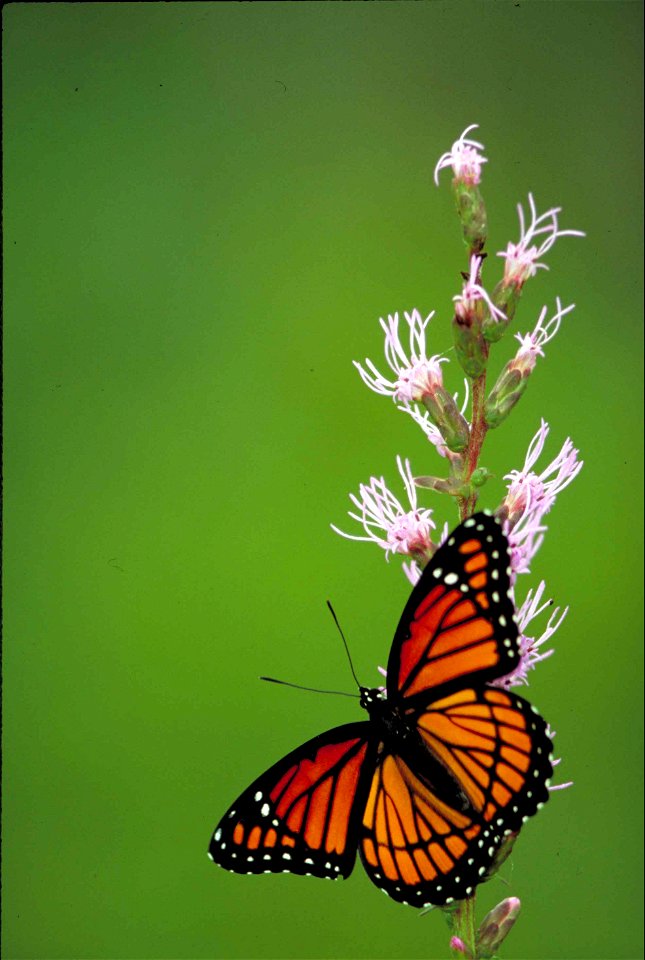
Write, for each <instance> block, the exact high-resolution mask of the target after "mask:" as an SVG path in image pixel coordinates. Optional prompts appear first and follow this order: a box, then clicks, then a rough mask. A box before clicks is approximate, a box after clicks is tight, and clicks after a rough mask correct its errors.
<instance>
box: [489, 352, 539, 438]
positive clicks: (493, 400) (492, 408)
mask: <svg viewBox="0 0 645 960" xmlns="http://www.w3.org/2000/svg"><path fill="white" fill-rule="evenodd" d="M533 366H535V364H533ZM532 369H533V368H532V367H531V369H529V367H528V365H527V364H522V363H518V362H517V359H516V358H513V360H510V361H509V362H508V363H507V364H506V366H505V367H504V369H503V370H502V372H501V373H500V375H499V378H498V380H497V383H496V384H495V386H494V387H493V389H492V390H491V392H490V394H489V395H488V397H487V399H486V407H485V411H484V415H485V418H486V424H487V426H489V427H490V428H491V429H493V428H494V427H499V425H500V423H502V422H503V421H504V420H505V419H506V417H507V416H508V415H509V413H510V412H511V410H512V409H513V407H514V406H515V404H516V403H517V401H518V400H519V399H520V397H521V396H522V394H523V393H524V391H525V390H526V384H527V383H528V377H529V374H530V373H531V370H532Z"/></svg>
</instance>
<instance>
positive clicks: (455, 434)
mask: <svg viewBox="0 0 645 960" xmlns="http://www.w3.org/2000/svg"><path fill="white" fill-rule="evenodd" d="M422 399H423V405H424V407H425V408H426V410H427V411H428V413H429V414H430V419H431V420H432V422H433V423H434V424H435V426H437V427H438V429H439V430H440V432H441V435H442V437H443V438H444V440H445V442H446V446H447V447H448V449H449V450H452V451H453V452H454V453H461V451H462V450H465V449H466V447H467V446H468V441H469V439H470V430H469V427H468V423H467V421H466V419H465V418H464V416H463V415H462V414H461V413H460V412H459V409H458V407H457V404H456V403H455V400H454V398H453V397H452V396H451V395H450V394H449V393H448V391H447V390H446V389H445V387H443V386H441V387H440V386H438V385H436V386H435V388H434V389H433V390H432V392H431V393H425V394H424V395H423V398H422Z"/></svg>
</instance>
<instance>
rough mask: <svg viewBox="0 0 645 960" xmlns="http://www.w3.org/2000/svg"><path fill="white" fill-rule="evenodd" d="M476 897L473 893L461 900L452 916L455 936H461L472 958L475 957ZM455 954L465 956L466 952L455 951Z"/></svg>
mask: <svg viewBox="0 0 645 960" xmlns="http://www.w3.org/2000/svg"><path fill="white" fill-rule="evenodd" d="M475 897H476V893H473V894H472V895H471V896H470V897H466V899H465V900H460V902H459V904H458V905H457V907H456V909H455V910H454V912H453V914H452V916H451V918H450V925H451V927H452V934H453V936H455V937H459V939H460V940H461V941H462V943H463V945H464V946H465V948H466V950H467V953H466V956H468V957H472V958H475ZM455 956H459V957H461V958H463V956H464V954H463V953H455Z"/></svg>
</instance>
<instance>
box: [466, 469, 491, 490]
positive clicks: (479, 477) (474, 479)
mask: <svg viewBox="0 0 645 960" xmlns="http://www.w3.org/2000/svg"><path fill="white" fill-rule="evenodd" d="M492 476H493V474H492V473H491V472H490V470H487V469H486V467H477V469H476V470H474V471H473V473H472V476H471V478H470V482H471V483H472V485H473V486H474V487H483V486H484V484H485V483H486V481H487V480H488V479H489V477H492Z"/></svg>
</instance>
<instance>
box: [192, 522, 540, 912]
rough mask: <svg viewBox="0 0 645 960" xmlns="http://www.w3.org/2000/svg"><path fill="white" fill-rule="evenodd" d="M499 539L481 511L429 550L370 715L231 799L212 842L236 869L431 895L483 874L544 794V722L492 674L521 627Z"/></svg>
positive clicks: (510, 654)
mask: <svg viewBox="0 0 645 960" xmlns="http://www.w3.org/2000/svg"><path fill="white" fill-rule="evenodd" d="M510 573H511V568H510V557H509V547H508V541H507V539H506V537H505V536H504V533H503V532H502V528H501V525H500V523H499V521H498V520H497V519H496V518H495V517H493V516H492V515H491V514H490V513H487V512H483V513H477V514H475V515H474V516H472V517H470V518H469V519H467V520H465V521H464V522H463V523H462V524H460V526H458V527H457V528H456V529H455V530H454V531H453V532H452V534H450V536H449V537H448V539H447V540H446V542H445V543H444V544H443V545H442V546H441V547H440V548H439V549H438V550H437V552H436V553H435V554H434V556H433V558H432V560H431V561H430V563H429V564H428V565H427V566H426V568H425V569H424V571H423V573H422V575H421V577H420V579H419V581H418V583H417V584H416V586H415V587H414V589H413V591H412V594H411V596H410V598H409V600H408V602H407V604H406V606H405V609H404V610H403V614H402V616H401V619H400V621H399V625H398V627H397V629H396V633H395V634H394V640H393V642H392V648H391V650H390V655H389V660H388V665H387V680H386V684H387V685H386V688H385V690H383V689H381V688H373V689H369V688H367V687H360V703H361V706H362V707H363V708H364V709H365V710H366V711H367V714H368V719H367V720H363V721H359V722H355V723H348V724H344V725H343V726H340V727H335V728H334V729H332V730H328V731H326V732H325V733H321V734H320V735H319V736H317V737H314V738H313V739H312V740H309V741H308V742H307V743H305V744H303V745H302V746H300V747H298V748H297V749H296V750H294V751H293V752H292V753H289V754H288V755H287V756H286V757H284V758H283V759H282V760H279V761H278V763H276V764H275V765H274V766H272V767H271V768H270V769H269V770H267V771H266V773H263V774H262V776H260V777H259V778H258V779H257V780H255V781H254V783H252V784H251V786H250V787H248V789H247V790H245V791H244V793H243V794H242V795H241V796H240V797H239V799H238V800H236V801H235V803H234V804H233V806H232V807H231V808H230V810H229V811H228V812H227V813H226V814H225V815H224V817H223V818H222V820H221V821H220V823H219V825H218V826H217V828H216V829H215V832H214V834H213V836H212V839H211V842H210V847H209V856H210V858H211V859H212V860H213V861H214V862H215V863H217V864H219V865H220V866H222V867H225V868H227V869H228V870H230V871H232V872H234V873H248V874H259V873H293V874H301V875H302V874H304V875H306V876H314V877H326V878H331V879H339V878H346V877H348V876H349V874H350V873H351V872H352V869H353V866H354V862H355V860H356V853H357V851H358V852H359V853H360V857H361V860H362V862H363V866H364V867H365V870H366V872H367V875H368V877H369V878H370V880H372V881H373V882H374V883H375V884H376V885H377V886H378V887H379V888H380V889H381V890H383V891H384V892H385V893H387V894H388V895H389V896H390V897H392V898H393V899H394V900H397V901H399V902H401V903H405V904H410V905H412V906H415V907H427V906H431V905H434V906H441V905H446V904H450V903H451V902H453V901H455V900H461V899H464V898H465V897H468V896H469V895H470V894H471V893H472V892H473V890H474V888H475V887H476V885H477V884H478V883H480V882H482V881H483V880H485V879H486V878H487V875H488V874H489V871H490V870H491V867H492V864H493V861H494V860H495V857H496V854H497V852H498V850H499V848H500V846H501V844H502V842H503V840H504V838H505V837H506V836H508V835H509V834H510V833H515V832H517V831H518V830H519V829H520V827H521V825H522V823H523V822H524V821H526V820H527V819H528V818H529V817H530V816H532V815H533V814H535V813H536V812H537V810H538V809H539V808H541V807H542V806H543V804H544V803H545V802H546V800H547V799H548V796H549V792H548V784H549V778H550V776H551V774H552V772H553V767H552V762H551V761H552V752H551V751H552V744H551V739H550V735H549V732H548V728H547V724H546V723H545V721H544V720H543V719H542V717H541V716H540V715H539V714H538V713H537V711H536V710H535V708H534V707H532V706H531V705H530V704H529V703H527V701H526V700H524V699H522V697H519V696H517V694H515V693H513V692H512V691H510V690H506V689H503V688H502V687H497V686H491V685H490V682H491V681H494V680H498V679H500V678H502V677H504V676H506V675H508V674H509V673H511V672H512V671H513V669H514V668H515V667H516V665H517V663H518V660H519V655H520V651H519V636H518V628H517V624H516V621H515V611H514V605H513V601H512V591H511V584H510Z"/></svg>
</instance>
